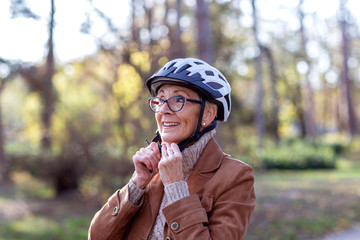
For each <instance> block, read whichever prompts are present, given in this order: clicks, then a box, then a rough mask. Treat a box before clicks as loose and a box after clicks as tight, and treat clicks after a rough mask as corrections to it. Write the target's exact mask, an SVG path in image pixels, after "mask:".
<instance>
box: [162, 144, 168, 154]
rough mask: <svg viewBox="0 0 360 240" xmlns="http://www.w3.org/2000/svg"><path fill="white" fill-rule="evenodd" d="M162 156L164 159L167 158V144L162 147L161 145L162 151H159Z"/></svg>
mask: <svg viewBox="0 0 360 240" xmlns="http://www.w3.org/2000/svg"><path fill="white" fill-rule="evenodd" d="M161 153H162V155H163V156H164V157H168V155H169V154H168V145H167V143H165V144H164V145H162V151H161Z"/></svg>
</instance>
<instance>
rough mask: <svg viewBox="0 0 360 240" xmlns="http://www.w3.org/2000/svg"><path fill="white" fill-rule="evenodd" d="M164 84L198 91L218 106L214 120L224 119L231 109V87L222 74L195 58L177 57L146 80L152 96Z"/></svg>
mask: <svg viewBox="0 0 360 240" xmlns="http://www.w3.org/2000/svg"><path fill="white" fill-rule="evenodd" d="M164 84H180V85H184V86H185V87H187V88H190V89H192V90H194V91H195V92H198V93H199V94H200V95H201V96H203V97H205V98H206V100H208V101H210V102H213V103H215V104H216V105H217V106H218V112H217V116H216V120H219V121H224V122H225V121H226V120H227V119H228V117H229V114H230V111H231V98H230V92H231V87H230V84H229V83H228V81H227V80H226V78H225V77H224V75H223V74H222V73H221V72H220V71H219V70H217V69H216V68H214V67H212V66H210V65H209V64H208V63H206V62H204V61H202V60H200V59H196V58H178V59H174V60H172V61H170V62H168V63H167V64H165V65H164V66H163V67H162V68H161V69H160V70H159V71H157V72H156V73H155V74H154V75H152V76H151V77H150V78H149V79H147V80H146V85H147V87H148V89H149V91H150V92H151V94H152V95H153V96H155V95H156V93H157V91H158V90H159V88H160V87H161V86H162V85H164Z"/></svg>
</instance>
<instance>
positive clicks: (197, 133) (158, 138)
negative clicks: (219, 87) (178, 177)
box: [152, 97, 217, 152]
mask: <svg viewBox="0 0 360 240" xmlns="http://www.w3.org/2000/svg"><path fill="white" fill-rule="evenodd" d="M205 102H206V100H205V97H202V99H201V109H200V114H199V120H198V124H197V126H196V130H195V132H194V134H193V135H192V136H191V137H190V138H188V139H185V140H184V141H182V142H180V143H179V144H178V146H179V149H180V151H181V152H182V151H183V150H184V149H185V148H186V146H187V145H188V144H189V143H192V142H196V141H197V140H199V139H200V138H201V137H202V135H204V134H205V133H207V132H210V131H211V130H213V129H215V128H216V125H217V121H216V120H214V121H213V122H212V123H211V124H210V125H209V126H207V127H206V128H204V129H203V130H202V131H200V128H201V122H202V118H203V115H204V110H205ZM152 142H157V143H158V145H159V150H160V152H161V136H160V133H159V131H158V130H157V131H156V136H155V137H154V138H153V140H152Z"/></svg>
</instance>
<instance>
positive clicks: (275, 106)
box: [262, 46, 280, 145]
mask: <svg viewBox="0 0 360 240" xmlns="http://www.w3.org/2000/svg"><path fill="white" fill-rule="evenodd" d="M262 50H263V52H264V54H265V56H266V58H267V60H268V65H269V71H270V80H271V84H270V89H271V108H272V114H271V123H272V124H271V126H272V129H271V132H272V134H273V137H274V141H275V143H276V145H278V144H279V140H280V137H279V99H278V92H277V89H276V85H277V74H276V70H275V69H276V68H275V61H274V58H273V55H272V52H271V50H270V49H269V48H268V47H264V46H263V47H262Z"/></svg>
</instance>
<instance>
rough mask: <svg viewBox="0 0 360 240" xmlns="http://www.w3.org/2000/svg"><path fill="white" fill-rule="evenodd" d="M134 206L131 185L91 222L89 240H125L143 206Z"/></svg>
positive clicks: (103, 208) (113, 196)
mask: <svg viewBox="0 0 360 240" xmlns="http://www.w3.org/2000/svg"><path fill="white" fill-rule="evenodd" d="M142 202H143V200H142V199H141V200H140V202H139V204H138V205H133V204H132V203H131V201H130V198H129V184H127V185H126V186H124V187H123V188H122V189H121V190H118V191H116V192H115V193H114V194H113V195H112V196H111V197H110V198H109V199H108V201H107V203H106V204H105V205H104V206H103V207H102V208H101V209H100V210H99V211H98V212H97V213H96V214H95V216H94V218H93V219H92V221H91V224H90V228H89V232H88V240H105V239H123V237H124V235H125V233H126V230H127V228H128V226H129V225H130V223H131V220H132V219H133V217H134V215H135V214H136V213H137V211H138V210H139V208H140V207H141V205H142Z"/></svg>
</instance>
